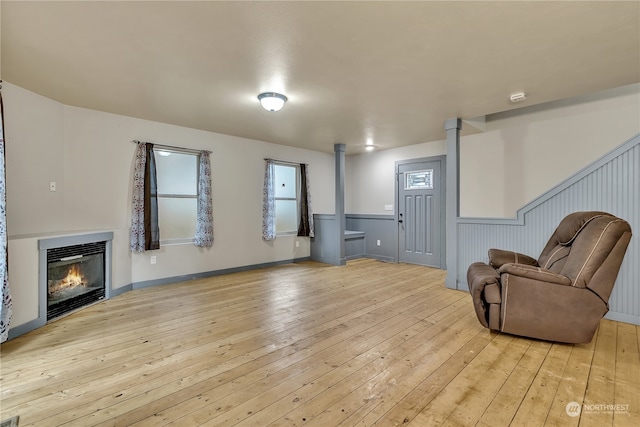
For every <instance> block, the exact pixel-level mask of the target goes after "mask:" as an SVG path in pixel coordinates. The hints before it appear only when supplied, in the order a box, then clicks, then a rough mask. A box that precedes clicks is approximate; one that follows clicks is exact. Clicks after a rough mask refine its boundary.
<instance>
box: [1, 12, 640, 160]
mask: <svg viewBox="0 0 640 427" xmlns="http://www.w3.org/2000/svg"><path fill="white" fill-rule="evenodd" d="M0 4H1V6H0V7H1V10H0V13H1V19H2V21H1V23H2V28H1V36H2V44H1V49H2V50H1V61H2V62H1V66H2V68H1V72H2V79H4V80H6V81H8V82H10V83H13V84H15V85H18V86H20V87H23V88H25V89H28V90H31V91H33V92H36V93H39V94H41V95H44V96H46V97H49V98H52V99H55V100H57V101H59V102H62V103H64V104H67V105H73V106H79V107H85V108H90V109H94V110H100V111H106V112H110V113H116V114H122V115H127V116H132V117H138V118H142V119H148V120H154V121H159V122H164V123H170V124H175V125H181V126H187V127H191V128H196V129H203V130H208V131H213V132H219V133H224V134H229V135H235V136H240V137H245V138H251V139H257V140H263V141H269V142H274V143H278V144H285V145H290V146H298V147H303V148H308V149H312V150H317V151H324V152H333V145H334V144H335V143H344V144H346V145H347V153H348V154H353V153H358V152H361V151H364V146H365V143H366V141H367V140H368V139H369V140H370V141H371V142H372V143H373V144H374V145H375V146H376V147H377V148H378V149H386V148H391V147H398V146H404V145H411V144H416V143H421V142H428V141H434V140H440V139H444V138H445V132H444V128H443V125H444V121H445V120H446V119H449V118H455V117H459V118H462V119H473V118H477V117H481V116H485V115H488V114H492V113H497V112H502V111H507V110H510V109H514V108H520V107H523V106H531V105H535V104H540V103H544V102H548V101H552V100H557V99H563V98H567V97H571V96H576V95H580V94H585V93H591V92H596V91H599V90H604V89H609V88H614V87H619V86H624V85H629V84H633V83H637V82H640V30H639V28H640V2H637V1H631V2H599V1H595V2H594V1H586V2H581V1H570V2H522V1H496V2H492V1H487V2H459V1H447V2H432V1H414V2H400V1H389V2H381V1H372V2H358V1H346V2H328V1H317V2H308V1H296V2H291V1H287V2H271V1H254V2H247V1H235V2H222V1H196V2H184V1H158V2H154V1H141V2H133V1H124V2H96V1H75V2H61V1H45V2H36V1H28V2H25V1H8V0H3V1H2V2H0ZM264 91H277V92H281V93H284V94H285V95H286V96H288V97H289V101H288V102H287V104H286V105H285V107H284V109H283V110H281V111H279V112H276V113H273V112H267V111H265V110H263V109H262V108H261V107H260V105H259V102H258V100H257V95H258V94H259V93H261V92H264ZM519 91H524V92H526V93H527V99H526V100H525V101H524V102H522V103H518V104H511V103H510V102H509V95H510V94H511V93H514V92H519ZM467 127H468V126H467ZM140 137H141V138H142V137H143V135H141V136H140ZM176 143H178V141H176Z"/></svg>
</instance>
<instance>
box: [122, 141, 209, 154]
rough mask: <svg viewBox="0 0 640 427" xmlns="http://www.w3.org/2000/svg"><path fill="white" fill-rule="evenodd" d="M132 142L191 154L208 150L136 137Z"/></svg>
mask: <svg viewBox="0 0 640 427" xmlns="http://www.w3.org/2000/svg"><path fill="white" fill-rule="evenodd" d="M131 142H133V143H134V144H140V143H145V144H152V145H153V146H154V147H157V148H163V149H165V150H169V151H181V152H183V153H190V154H200V153H202V152H203V151H208V150H196V149H194V148H184V147H177V146H175V145H164V144H156V143H155V142H146V141H138V140H137V139H134V140H133V141H131ZM208 152H209V153H211V151H208Z"/></svg>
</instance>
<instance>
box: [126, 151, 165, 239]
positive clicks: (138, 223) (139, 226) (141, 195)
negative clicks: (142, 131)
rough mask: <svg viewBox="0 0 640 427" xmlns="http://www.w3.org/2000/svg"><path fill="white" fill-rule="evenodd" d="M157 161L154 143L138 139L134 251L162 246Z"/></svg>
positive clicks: (132, 221) (132, 235) (134, 174)
mask: <svg viewBox="0 0 640 427" xmlns="http://www.w3.org/2000/svg"><path fill="white" fill-rule="evenodd" d="M156 193H157V189H156V164H155V157H154V156H153V144H148V143H144V142H138V149H137V151H136V163H135V168H134V172H133V203H132V206H131V235H130V238H131V242H130V245H131V252H144V251H145V250H151V249H159V248H160V230H159V228H158V198H157V194H156Z"/></svg>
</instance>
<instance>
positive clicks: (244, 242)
mask: <svg viewBox="0 0 640 427" xmlns="http://www.w3.org/2000/svg"><path fill="white" fill-rule="evenodd" d="M3 98H4V107H5V127H6V129H5V133H6V141H7V150H6V156H7V225H8V233H9V258H10V261H9V262H10V264H9V274H10V279H9V280H10V287H11V290H12V294H13V296H14V321H13V322H12V327H15V326H16V325H20V324H23V323H25V322H27V321H29V320H33V316H32V315H33V313H35V314H36V315H37V300H35V301H34V295H37V281H36V280H35V278H36V277H37V275H34V274H29V272H37V270H38V264H37V261H38V259H37V256H38V253H37V241H38V239H39V238H41V237H51V236H53V235H65V234H73V233H83V232H93V231H113V232H114V241H113V283H112V287H113V288H114V289H117V288H120V287H123V286H127V285H130V284H131V283H136V282H143V281H148V280H155V279H162V278H167V277H174V276H181V275H187V274H193V273H199V272H207V271H215V270H222V269H226V268H232V267H242V266H249V265H254V264H261V263H268V262H274V261H282V260H288V259H293V258H299V257H307V256H309V247H310V244H309V239H308V238H297V237H295V236H285V237H279V238H278V239H277V240H276V241H275V242H269V243H267V242H264V241H263V240H262V237H261V236H262V228H261V215H262V186H263V179H264V160H263V159H264V158H265V157H271V158H275V159H279V160H285V161H292V162H301V163H307V164H309V172H310V183H311V191H312V202H313V209H314V212H315V213H334V211H335V206H334V202H335V201H334V196H333V188H334V171H333V168H334V164H333V162H334V160H333V155H332V154H328V153H319V152H314V151H310V150H304V149H299V148H292V147H286V146H283V145H277V144H271V143H267V142H263V141H255V140H248V139H243V138H238V137H232V136H228V135H221V134H216V133H212V132H205V131H200V130H195V129H189V128H184V127H179V126H173V125H168V124H163V123H157V122H150V121H146V120H140V119H135V118H131V117H125V116H119V115H114V114H108V113H103V112H98V111H93V110H87V109H83V108H77V107H72V106H65V105H62V104H60V103H58V102H55V101H52V100H50V99H47V98H44V97H42V96H39V95H37V94H34V93H32V92H29V91H27V90H24V89H22V88H19V87H17V86H15V85H11V84H10V83H7V82H3ZM134 139H137V140H143V141H150V142H155V143H158V144H167V145H176V146H181V147H186V148H193V149H207V150H211V151H212V154H211V169H212V187H213V209H214V245H213V247H212V248H210V249H201V248H196V247H195V246H193V245H190V244H182V245H170V246H163V247H162V248H161V249H160V250H159V251H152V252H149V253H146V254H131V253H130V251H129V226H130V221H131V216H130V207H131V179H132V178H131V177H132V173H133V160H134V152H135V144H133V143H132V142H131V141H132V140H134ZM50 181H56V183H57V191H56V192H50V191H49V182H50ZM296 240H298V241H299V242H300V247H299V248H296V247H295V241H296ZM151 255H155V256H157V264H155V265H151V264H150V262H149V258H150V256H151ZM34 307H35V308H34Z"/></svg>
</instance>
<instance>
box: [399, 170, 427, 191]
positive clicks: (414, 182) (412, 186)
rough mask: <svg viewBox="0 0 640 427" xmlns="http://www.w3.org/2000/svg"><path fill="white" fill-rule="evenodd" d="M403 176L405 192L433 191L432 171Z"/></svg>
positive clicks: (409, 173)
mask: <svg viewBox="0 0 640 427" xmlns="http://www.w3.org/2000/svg"><path fill="white" fill-rule="evenodd" d="M405 176H406V179H405V183H404V189H405V190H421V189H424V190H433V169H427V170H423V171H416V172H407V173H406V175H405Z"/></svg>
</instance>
